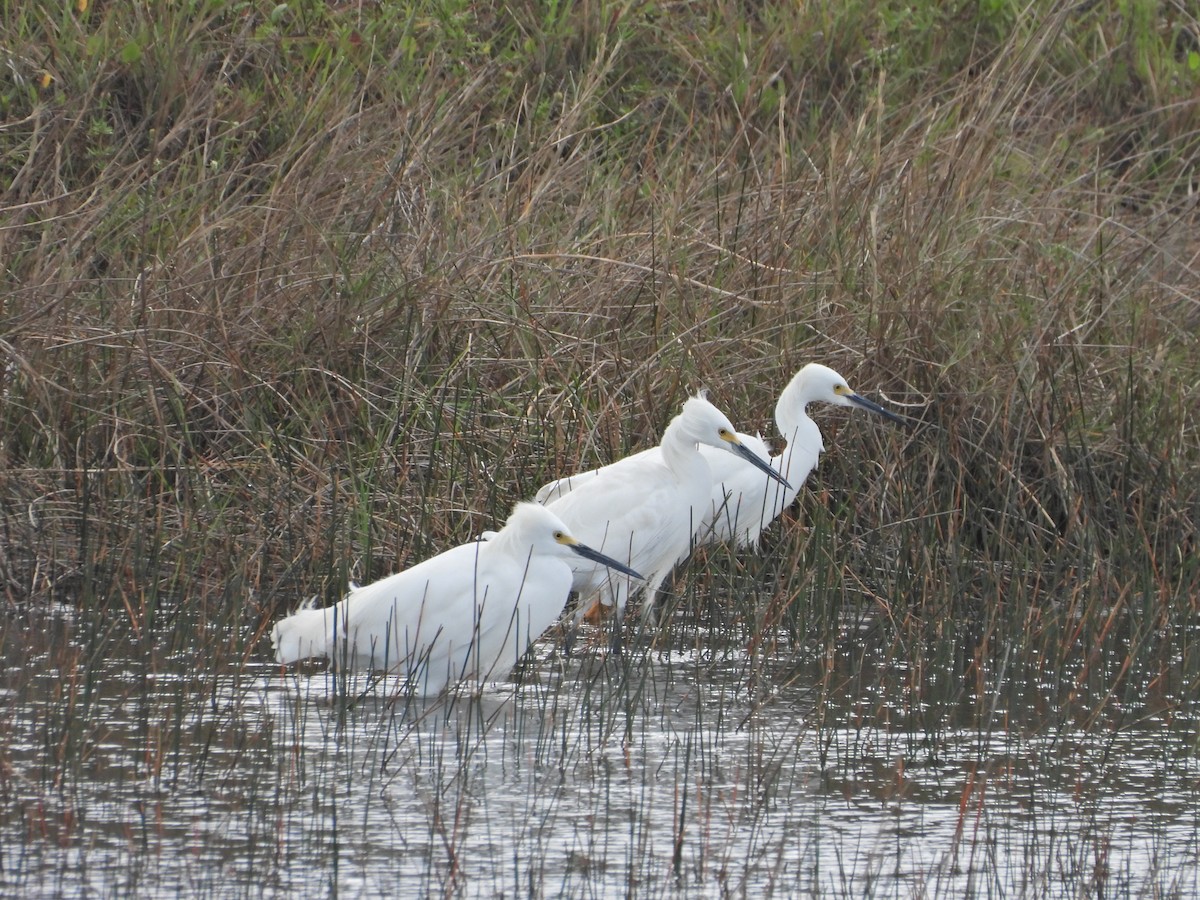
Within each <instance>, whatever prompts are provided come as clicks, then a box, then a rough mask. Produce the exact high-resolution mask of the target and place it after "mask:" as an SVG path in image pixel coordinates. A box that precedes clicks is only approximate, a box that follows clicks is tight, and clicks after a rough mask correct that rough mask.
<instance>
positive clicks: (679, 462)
mask: <svg viewBox="0 0 1200 900" xmlns="http://www.w3.org/2000/svg"><path fill="white" fill-rule="evenodd" d="M697 444H702V445H704V446H705V448H706V449H707V448H712V450H711V455H712V456H728V457H729V458H730V459H733V460H742V461H744V465H746V467H747V468H753V469H755V470H756V471H758V472H759V473H760V475H761V476H762V478H763V480H764V481H765V480H767V479H768V478H770V479H773V480H775V481H779V482H783V483H784V484H786V481H785V480H784V477H783V476H782V475H781V474H780V473H779V472H776V471H775V470H773V469H772V468H771V465H770V463H769V462H768V460H767V457H766V455H765V454H763V455H762V456H759V455H757V454H756V453H755V452H754V451H753V450H752V449H750V448H749V447H748V446H747V445H746V444H745V443H744V442H743V441H742V439H741V438H740V437H739V436H738V434H737V431H736V430H734V427H733V425H732V424H731V423H730V421H729V419H727V418H726V417H725V414H724V413H722V412H721V411H720V410H719V409H717V408H716V407H715V406H713V405H712V403H710V402H709V401H708V400H706V399H705V398H704V397H703V396H697V397H692V398H690V399H689V400H688V401H687V402H686V403H684V405H683V411H682V412H680V414H679V415H677V416H676V417H675V418H674V419H672V420H671V423H670V425H668V426H667V429H666V431H665V432H664V434H663V437H662V442H661V443H660V444H659V445H658V447H656V448H654V452H653V453H638V454H634V455H633V456H629V457H626V458H625V459H622V460H619V461H618V462H615V463H613V464H612V465H609V466H605V467H603V468H602V469H598V470H596V471H595V473H594V474H592V475H591V476H590V477H588V478H587V479H586V480H585V481H583V482H582V483H580V484H579V485H578V486H577V487H576V488H575V489H574V490H571V491H568V492H566V493H564V494H563V495H562V496H559V497H557V498H556V499H551V500H550V501H549V502H548V503H547V508H548V509H550V510H551V511H553V512H554V513H555V514H556V515H558V517H559V518H561V519H562V520H563V522H565V523H566V524H567V527H568V528H570V529H571V533H572V534H576V535H579V536H580V538H581V539H582V540H585V541H587V542H588V543H589V544H590V545H591V546H593V547H597V548H599V549H601V550H603V551H604V552H605V553H607V554H609V555H610V556H613V557H616V558H617V559H620V560H622V561H624V562H626V563H628V564H629V565H630V566H632V567H633V568H635V569H637V570H638V571H639V572H645V573H646V579H645V604H644V606H643V615H644V616H648V615H649V614H650V611H651V609H652V608H653V600H654V595H655V592H656V591H657V590H658V587H659V585H661V584H662V582H663V580H664V579H665V578H666V577H667V575H669V574H670V572H671V569H672V568H674V566H675V564H676V563H677V562H678V561H679V560H681V559H683V558H685V557H686V556H687V555H688V553H690V552H691V549H692V544H693V541H694V539H695V537H696V535H697V533H698V531H699V530H700V529H701V527H702V522H703V519H704V516H705V515H706V513H707V512H708V511H709V508H710V505H711V504H710V501H709V497H710V495H711V493H712V484H713V482H712V473H711V471H710V469H709V464H708V463H707V462H705V457H704V456H702V455H701V454H700V450H699V448H698V447H697ZM543 490H545V489H543ZM539 496H541V492H539ZM571 567H572V569H573V570H574V572H575V579H574V582H573V588H574V590H575V591H577V592H578V593H579V599H580V607H579V608H580V614H581V615H582V614H584V613H587V612H588V611H589V610H590V609H591V608H592V606H593V605H594V603H595V602H596V601H597V600H599V601H600V602H601V603H603V604H604V605H605V606H615V607H616V610H617V622H618V625H619V623H620V619H621V616H622V614H623V613H624V610H625V604H626V602H627V601H628V600H629V597H630V595H631V593H632V592H633V590H634V586H633V585H632V584H631V583H630V581H629V579H628V578H624V577H620V576H617V575H610V574H609V573H608V572H606V571H605V569H604V568H603V567H601V566H598V565H595V564H594V563H589V562H587V561H581V560H575V561H573V562H572V565H571Z"/></svg>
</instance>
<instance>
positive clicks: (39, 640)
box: [0, 618, 1200, 898]
mask: <svg viewBox="0 0 1200 900" xmlns="http://www.w3.org/2000/svg"><path fill="white" fill-rule="evenodd" d="M83 631H84V629H81V628H79V626H78V623H75V622H73V621H72V620H70V619H69V618H68V619H66V620H64V621H60V622H57V623H50V624H46V623H41V624H36V623H32V624H31V623H22V624H21V625H20V627H17V626H15V625H14V624H13V623H11V622H10V623H9V625H8V627H7V629H6V637H7V640H6V641H5V642H4V652H5V668H4V671H3V678H2V679H0V692H2V696H3V698H4V703H3V713H2V716H3V721H2V722H0V729H2V735H3V736H2V737H0V801H2V811H3V817H2V819H0V894H3V895H4V896H21V897H59V896H66V897H127V896H144V897H159V896H176V895H181V896H189V897H241V896H255V897H258V896H269V897H276V896H287V897H327V896H338V897H388V896H420V895H461V896H471V897H475V896H487V897H493V896H506V897H516V896H572V897H610V896H611V897H619V896H638V897H658V896H671V897H676V896H677V897H685V896H686V897H701V896H711V897H721V896H728V895H733V896H756V897H757V896H767V895H771V896H781V897H790V896H832V897H867V896H875V897H1006V898H1007V897H1127V896H1133V897H1155V898H1157V897H1193V896H1200V804H1198V803H1197V800H1198V799H1200V798H1198V794H1200V768H1198V766H1197V761H1196V758H1195V734H1194V733H1193V732H1192V731H1191V730H1190V726H1189V725H1188V723H1181V722H1180V721H1178V718H1177V717H1175V718H1173V717H1172V716H1171V715H1170V714H1169V713H1163V714H1161V715H1159V714H1155V713H1153V712H1149V711H1146V710H1139V711H1138V713H1137V715H1134V716H1130V717H1128V719H1127V720H1122V719H1121V717H1119V716H1118V717H1117V718H1116V719H1112V720H1110V721H1105V722H1103V723H1097V722H1096V721H1089V722H1082V723H1081V722H1076V721H1074V720H1073V719H1072V717H1070V716H1062V717H1058V718H1057V719H1055V718H1054V717H1050V718H1049V719H1047V717H1045V716H1044V715H1040V714H1039V715H1037V716H1034V715H1029V714H1027V713H1028V710H1025V709H1021V708H1019V707H1018V705H1016V704H1015V703H1010V702H1009V701H1008V700H1007V699H1006V697H1007V696H1008V694H1007V693H1006V692H1005V690H1004V687H1005V686H1004V685H1003V684H997V685H992V686H991V688H990V689H992V690H995V691H996V694H995V696H994V697H992V698H991V702H990V704H989V706H988V709H989V713H988V715H987V716H986V717H985V718H986V721H985V722H984V723H983V724H981V723H980V721H979V718H978V717H975V718H974V720H973V721H971V722H970V724H969V726H968V725H967V724H966V723H965V722H964V723H961V724H959V723H956V722H955V721H954V719H953V717H949V716H947V715H944V714H940V715H937V716H933V715H932V714H930V715H929V719H930V722H931V725H930V726H929V727H921V726H920V724H919V722H920V720H921V719H922V716H923V715H925V713H926V712H928V711H925V710H923V709H922V708H921V706H920V704H916V705H915V706H914V704H913V702H912V697H911V696H910V695H908V694H906V692H905V691H904V690H903V689H902V688H901V687H899V686H901V685H903V684H904V683H905V673H903V672H898V673H895V674H896V677H895V679H894V680H892V681H887V682H880V683H879V686H878V687H877V688H876V689H875V690H876V693H877V694H878V696H871V695H870V692H869V691H868V692H866V693H865V694H864V693H863V692H862V691H858V692H857V693H856V695H855V696H854V697H853V698H845V702H841V699H840V698H838V697H837V696H833V697H831V696H830V695H831V692H830V691H829V690H827V689H823V688H822V686H821V685H818V684H816V683H814V682H813V681H812V680H807V681H806V680H805V679H804V678H803V677H794V676H793V677H790V678H782V677H776V678H764V677H762V675H761V669H760V668H759V667H756V666H754V665H751V661H750V659H749V658H748V657H747V655H746V653H745V652H744V651H741V650H736V649H735V650H731V651H729V652H725V653H723V654H720V655H718V656H715V657H714V656H712V655H710V654H708V653H706V652H703V651H698V650H687V649H679V648H676V649H674V650H672V651H671V652H669V653H659V652H645V651H638V650H636V649H631V651H630V652H629V653H628V654H626V658H625V659H622V660H614V659H608V660H605V659H603V658H602V657H601V656H598V655H596V654H595V653H592V652H591V651H589V652H588V653H584V654H581V656H580V658H575V659H571V660H569V661H567V662H566V664H565V667H564V664H563V661H562V660H561V659H560V658H559V657H558V656H557V654H553V658H551V657H552V651H553V647H552V645H551V644H550V643H547V644H545V645H543V646H541V647H539V648H538V649H539V651H540V656H541V659H540V660H538V661H537V664H536V665H534V666H532V667H531V668H530V670H529V672H528V673H527V675H526V677H525V679H524V680H523V681H522V682H521V683H520V684H519V685H518V684H516V683H513V682H506V683H502V684H496V685H492V686H489V687H488V688H487V689H486V690H485V691H484V692H483V693H482V694H481V695H479V696H478V697H460V698H457V699H454V700H450V701H443V702H440V703H433V704H427V703H420V702H416V701H413V700H411V699H406V698H405V697H404V695H403V694H402V692H399V691H398V690H397V687H396V685H395V684H393V683H391V682H389V681H386V680H382V681H381V680H378V679H375V680H372V679H368V678H362V677H360V678H357V679H354V680H347V679H339V678H337V677H335V676H332V675H327V674H325V673H323V672H319V671H317V672H311V671H310V672H309V673H308V674H295V673H283V672H281V670H280V669H279V668H278V667H276V666H268V665H265V664H262V663H256V662H253V661H251V662H247V663H245V664H241V665H238V666H231V665H229V664H227V663H221V664H219V665H218V664H216V663H214V662H213V660H212V659H208V658H205V657H203V656H198V655H195V654H189V653H176V654H172V655H170V656H168V657H165V658H163V659H160V660H157V661H156V662H154V664H153V666H151V665H150V664H149V663H147V662H146V661H145V660H144V659H143V660H141V661H137V658H136V656H134V655H133V653H132V651H131V650H130V649H129V648H128V647H126V648H125V652H124V653H121V652H115V651H116V648H115V647H114V648H107V647H106V645H105V644H104V642H103V641H98V640H97V639H95V638H94V637H93V638H91V639H88V640H84V639H82V638H81V637H80V634H81V633H83ZM39 644H44V646H39ZM110 650H111V651H112V652H110ZM782 671H783V669H782V668H780V669H778V670H777V673H778V672H782ZM781 684H782V685H784V686H783V687H779V686H778V685H781ZM833 693H834V694H836V691H835V692H833ZM1013 696H1017V694H1016V693H1014V694H1013ZM1166 708H1171V707H1170V706H1169V705H1168V706H1167V707H1166ZM962 718H963V719H964V720H965V719H968V718H970V717H967V716H963V717H962ZM1047 722H1049V723H1050V724H1047Z"/></svg>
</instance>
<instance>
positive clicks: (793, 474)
mask: <svg viewBox="0 0 1200 900" xmlns="http://www.w3.org/2000/svg"><path fill="white" fill-rule="evenodd" d="M815 402H823V403H832V404H833V405H835V406H849V407H859V408H861V409H867V410H870V411H871V412H874V413H878V414H879V415H881V416H885V417H886V418H888V419H891V420H893V421H896V422H901V423H902V422H904V418H903V417H901V416H898V415H896V414H895V413H893V412H891V411H889V410H887V409H884V408H883V407H882V406H880V405H879V404H877V403H873V402H872V401H870V400H868V399H866V398H865V397H862V396H860V395H858V394H856V393H855V392H854V391H853V390H851V389H850V385H849V384H847V383H846V379H845V378H843V377H842V376H841V375H839V374H838V373H837V372H835V371H834V370H833V369H831V368H829V367H828V366H823V365H821V364H820V363H809V364H808V365H806V366H804V368H802V369H801V370H800V371H799V372H797V373H796V374H795V376H793V378H792V380H791V381H790V382H788V385H787V387H785V388H784V389H783V393H781V394H780V395H779V402H778V403H776V404H775V424H776V425H777V426H778V428H779V432H780V434H782V435H783V436H784V438H785V439H786V440H787V446H786V447H784V449H783V452H782V453H780V454H779V455H778V456H776V457H774V458H773V459H772V460H771V467H772V469H773V470H774V472H775V473H777V474H779V475H782V476H783V477H784V478H786V479H787V482H789V483H790V484H788V486H786V487H785V486H784V483H783V482H781V481H778V482H776V481H772V480H770V479H767V478H764V477H763V476H762V473H761V472H760V471H758V469H757V468H756V467H754V466H749V465H746V464H745V463H744V462H742V460H741V459H738V458H736V457H732V456H730V455H729V454H728V453H719V452H716V451H714V450H711V449H710V448H709V447H706V446H702V447H701V448H700V452H701V453H702V454H704V459H705V460H706V461H707V462H708V465H709V468H710V470H711V471H712V482H713V487H712V496H711V500H710V502H709V504H708V505H707V506H706V507H705V509H706V512H705V516H704V522H703V524H702V527H701V529H700V532H699V534H698V538H699V541H700V542H701V543H708V542H714V543H715V542H718V541H728V540H729V539H730V538H731V537H733V536H735V535H736V539H737V544H738V545H739V546H748V545H752V544H755V543H757V542H758V538H759V535H761V534H762V531H763V529H764V528H766V527H767V526H768V525H770V524H771V523H772V522H773V521H775V519H776V518H778V517H779V515H780V514H781V513H782V512H783V511H784V510H785V509H787V508H788V507H789V506H791V505H792V501H793V500H795V499H796V494H797V493H798V492H799V490H800V486H801V485H802V484H803V483H804V480H805V479H806V478H808V475H809V473H810V472H811V471H812V470H813V469H814V468H815V467H816V465H817V460H818V459H819V457H820V455H821V453H822V452H824V450H825V445H824V442H823V441H822V439H821V432H820V429H818V428H817V423H816V422H814V421H813V420H812V419H810V418H809V416H808V411H807V409H806V407H807V406H808V404H809V403H815ZM738 437H739V438H740V439H741V441H742V443H743V444H744V445H745V446H746V447H748V448H749V449H750V451H751V452H752V453H753V454H754V455H755V456H757V457H765V456H768V455H769V450H768V448H767V445H766V443H765V442H764V441H763V439H762V437H761V436H756V435H749V434H740V435H738ZM658 455H659V449H658V448H657V447H653V448H651V449H649V450H644V451H642V452H641V453H639V454H636V455H635V456H634V457H631V459H636V458H637V457H646V458H647V459H653V458H657V456H658ZM622 462H628V460H623V461H622ZM604 468H609V467H607V466H606V467H604ZM604 468H601V469H592V470H591V471H589V472H582V473H580V474H578V475H571V476H568V477H566V478H562V479H559V480H558V481H553V482H551V483H549V484H547V485H545V486H543V487H542V489H541V490H540V491H538V493H537V500H538V502H541V503H551V504H552V503H553V502H554V501H555V500H557V499H559V498H561V497H565V496H567V495H568V494H569V493H571V492H572V491H574V490H576V489H578V488H579V487H581V486H582V485H584V484H586V483H587V482H588V481H589V480H591V479H593V478H595V477H597V475H599V474H600V473H601V472H603V471H604Z"/></svg>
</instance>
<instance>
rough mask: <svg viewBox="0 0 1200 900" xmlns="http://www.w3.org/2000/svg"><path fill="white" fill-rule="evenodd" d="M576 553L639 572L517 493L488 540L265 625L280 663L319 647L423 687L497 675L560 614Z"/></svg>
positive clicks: (350, 664) (429, 689) (337, 659)
mask: <svg viewBox="0 0 1200 900" xmlns="http://www.w3.org/2000/svg"><path fill="white" fill-rule="evenodd" d="M575 559H578V560H585V559H586V560H588V561H589V562H590V563H592V564H595V565H597V566H598V567H600V568H601V569H603V568H604V567H605V566H612V567H613V568H614V569H617V570H619V571H621V572H623V573H625V575H627V576H629V577H633V578H640V577H641V576H640V575H638V573H637V572H636V571H634V570H633V569H632V568H630V567H628V566H624V565H622V564H621V563H619V562H617V561H615V560H612V559H609V558H608V557H605V556H603V555H602V554H599V553H597V552H596V551H594V550H592V549H591V548H590V547H588V546H586V545H584V544H582V543H581V542H580V541H579V540H578V539H577V538H575V537H574V536H573V535H572V533H571V531H570V530H569V529H568V528H567V526H566V525H565V524H563V522H562V520H561V519H560V518H559V517H558V516H557V515H555V514H554V513H553V512H551V511H550V510H548V509H546V508H545V507H542V506H539V505H537V504H535V503H521V504H518V505H517V507H516V509H515V510H514V511H513V513H512V515H511V516H509V519H508V521H507V522H506V523H505V525H504V527H503V528H502V529H501V530H500V531H498V532H496V533H495V534H494V535H493V536H492V537H491V539H490V540H487V541H473V542H471V543H469V544H463V545H462V546H459V547H455V548H453V549H452V550H448V551H446V552H445V553H442V554H439V555H438V556H435V557H433V558H432V559H428V560H425V561H424V562H422V563H419V564H417V565H415V566H413V567H412V568H411V569H407V570H405V571H403V572H399V573H397V574H395V575H391V576H389V577H387V578H384V579H382V580H380V581H376V582H374V583H372V584H368V585H366V586H365V587H356V588H353V589H352V590H351V591H350V592H349V593H348V594H347V595H346V597H345V599H343V600H342V601H341V602H339V603H337V604H335V605H333V606H331V607H328V608H326V609H301V610H299V611H297V612H296V613H294V614H292V615H290V616H288V617H287V618H285V619H283V620H281V621H280V622H278V623H277V624H276V625H275V627H274V629H272V632H271V638H272V640H273V642H274V645H275V655H276V658H277V660H278V661H279V662H280V663H290V662H295V661H297V660H301V659H306V658H308V657H312V656H324V657H327V658H329V659H330V661H331V662H332V663H333V664H334V665H336V666H339V667H342V666H345V667H347V668H352V669H385V670H391V671H394V672H397V673H399V674H401V675H404V676H405V677H406V678H407V679H408V682H409V684H410V685H411V686H412V687H413V689H414V690H416V691H417V692H419V693H422V694H426V695H432V694H436V693H438V692H440V691H441V690H442V689H443V688H444V687H446V686H447V685H451V684H454V683H457V682H459V681H474V682H477V683H478V682H483V681H487V680H492V679H497V678H502V677H504V675H505V674H507V673H508V671H509V670H510V669H511V668H512V667H513V666H514V665H515V664H516V663H517V661H518V660H519V659H520V658H521V657H522V656H523V655H524V653H525V651H526V650H528V649H529V646H530V645H531V644H532V643H533V642H534V641H536V640H537V639H538V638H539V637H540V636H541V635H542V633H543V632H544V631H545V630H546V629H547V628H549V627H550V626H551V625H553V624H554V623H555V621H557V620H558V618H559V616H560V615H561V614H562V611H563V608H564V607H565V605H566V602H567V597H568V594H569V592H570V590H571V580H572V571H571V567H570V565H569V564H568V560H575Z"/></svg>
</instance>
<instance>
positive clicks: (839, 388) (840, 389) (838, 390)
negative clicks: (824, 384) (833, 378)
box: [833, 384, 852, 397]
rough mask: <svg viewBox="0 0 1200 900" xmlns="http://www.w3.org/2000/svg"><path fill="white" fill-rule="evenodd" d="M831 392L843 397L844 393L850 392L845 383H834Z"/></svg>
mask: <svg viewBox="0 0 1200 900" xmlns="http://www.w3.org/2000/svg"><path fill="white" fill-rule="evenodd" d="M833 392H834V393H835V394H837V395H838V396H839V397H843V396H845V395H846V394H849V393H852V392H851V390H850V388H849V386H848V385H845V384H835V385H834V386H833Z"/></svg>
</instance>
